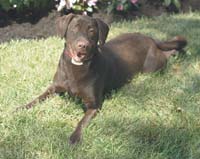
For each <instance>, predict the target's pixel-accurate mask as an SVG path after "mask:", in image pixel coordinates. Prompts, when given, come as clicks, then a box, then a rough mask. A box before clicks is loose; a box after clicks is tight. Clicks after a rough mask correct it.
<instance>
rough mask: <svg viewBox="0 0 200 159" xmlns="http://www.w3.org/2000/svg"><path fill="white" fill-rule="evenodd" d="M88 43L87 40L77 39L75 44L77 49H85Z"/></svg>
mask: <svg viewBox="0 0 200 159" xmlns="http://www.w3.org/2000/svg"><path fill="white" fill-rule="evenodd" d="M88 45H89V42H88V41H79V42H78V44H77V46H78V48H79V49H86V48H87V47H88Z"/></svg>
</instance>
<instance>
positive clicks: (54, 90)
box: [16, 84, 67, 110]
mask: <svg viewBox="0 0 200 159" xmlns="http://www.w3.org/2000/svg"><path fill="white" fill-rule="evenodd" d="M66 91H67V88H65V87H64V86H61V85H57V84H52V85H51V86H49V87H48V88H47V90H46V91H45V92H44V93H42V94H41V95H40V96H38V97H37V98H35V99H34V100H33V101H31V102H30V103H28V104H26V105H24V106H20V107H18V108H17V109H16V110H20V109H30V108H32V107H33V106H35V105H36V104H37V103H38V102H42V101H44V100H45V99H47V98H49V97H50V96H51V95H53V94H54V93H62V92H66Z"/></svg>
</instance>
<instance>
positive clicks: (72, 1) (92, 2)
mask: <svg viewBox="0 0 200 159" xmlns="http://www.w3.org/2000/svg"><path fill="white" fill-rule="evenodd" d="M97 2H98V0H60V3H59V5H58V7H57V10H58V11H61V10H62V9H63V8H66V9H72V10H74V11H75V12H81V13H84V14H88V13H92V12H93V11H94V9H97Z"/></svg>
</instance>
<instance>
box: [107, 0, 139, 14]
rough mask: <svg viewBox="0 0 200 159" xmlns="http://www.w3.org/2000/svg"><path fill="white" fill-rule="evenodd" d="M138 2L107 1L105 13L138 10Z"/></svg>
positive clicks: (131, 0) (125, 0) (132, 0)
mask: <svg viewBox="0 0 200 159" xmlns="http://www.w3.org/2000/svg"><path fill="white" fill-rule="evenodd" d="M138 1H139V0H107V2H108V8H107V12H108V13H111V12H128V11H130V10H131V9H133V8H138V4H137V2H138Z"/></svg>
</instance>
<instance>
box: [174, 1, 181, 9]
mask: <svg viewBox="0 0 200 159" xmlns="http://www.w3.org/2000/svg"><path fill="white" fill-rule="evenodd" d="M173 3H174V5H175V6H176V7H177V8H178V9H180V8H181V3H180V1H179V0H174V1H173Z"/></svg>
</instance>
